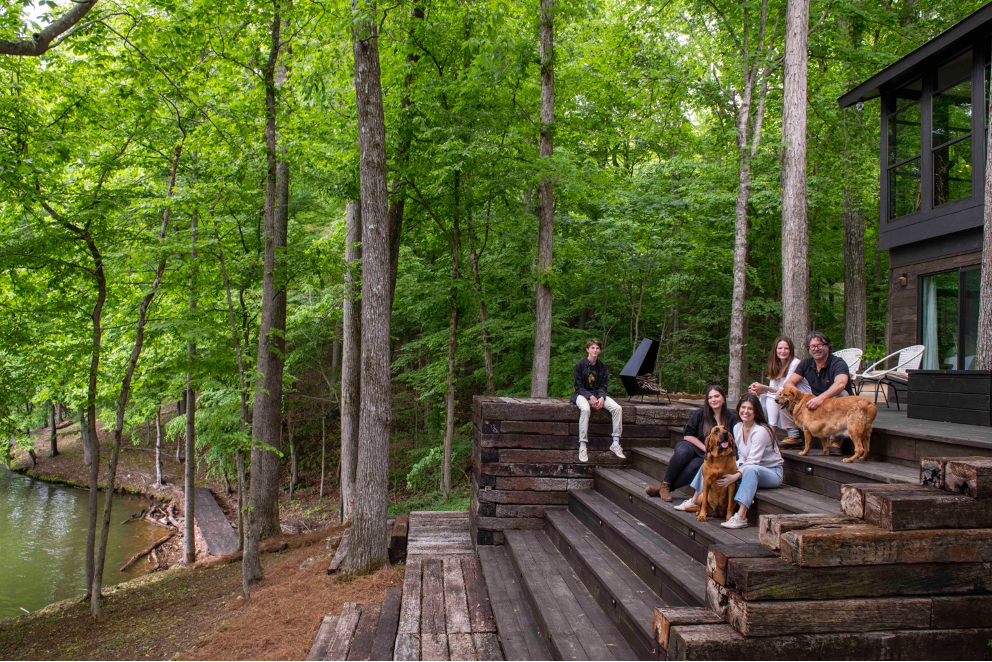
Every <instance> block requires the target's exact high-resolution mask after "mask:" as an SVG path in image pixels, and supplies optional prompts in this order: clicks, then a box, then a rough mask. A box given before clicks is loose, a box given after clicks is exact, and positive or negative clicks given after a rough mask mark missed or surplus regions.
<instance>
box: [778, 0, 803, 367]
mask: <svg viewBox="0 0 992 662" xmlns="http://www.w3.org/2000/svg"><path fill="white" fill-rule="evenodd" d="M809 2H810V0H788V2H787V3H786V10H785V64H784V67H783V79H784V80H783V91H782V174H781V178H782V332H783V333H784V334H785V335H787V336H789V337H790V338H792V339H793V341H794V342H795V343H796V354H797V355H799V356H800V357H804V356H806V347H805V345H806V342H805V339H806V334H807V333H809V331H810V319H809V221H808V218H807V213H806V212H807V203H806V88H807V85H806V78H807V65H808V55H807V52H806V43H807V41H808V36H809Z"/></svg>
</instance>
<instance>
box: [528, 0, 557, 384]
mask: <svg viewBox="0 0 992 662" xmlns="http://www.w3.org/2000/svg"><path fill="white" fill-rule="evenodd" d="M554 9H555V2H554V0H541V144H540V149H539V151H538V155H539V156H540V159H541V161H542V162H544V165H545V167H547V168H550V161H551V155H552V151H553V144H552V140H553V137H554V122H555V69H554V36H555V32H554ZM537 195H538V205H537V209H538V211H537V264H536V272H537V297H536V305H535V307H534V318H535V321H534V360H533V362H532V365H531V373H530V394H531V397H535V398H544V397H547V395H548V372H549V371H550V370H551V308H552V299H553V296H552V292H551V261H552V257H553V251H552V242H553V240H554V221H555V216H554V215H555V190H554V182H553V180H552V178H551V175H550V173H545V174H544V176H542V177H541V182H540V183H539V184H538V194H537Z"/></svg>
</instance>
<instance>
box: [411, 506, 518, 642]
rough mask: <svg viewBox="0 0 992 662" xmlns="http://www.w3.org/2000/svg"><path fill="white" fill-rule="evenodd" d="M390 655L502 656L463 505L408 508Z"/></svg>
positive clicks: (466, 513)
mask: <svg viewBox="0 0 992 662" xmlns="http://www.w3.org/2000/svg"><path fill="white" fill-rule="evenodd" d="M394 659H396V660H401V659H403V660H502V659H503V653H502V650H501V649H500V645H499V639H498V637H497V635H496V623H495V620H494V619H493V612H492V606H491V605H490V602H489V594H488V592H487V590H486V585H485V583H484V580H483V577H482V573H481V572H480V569H479V562H478V560H477V559H476V557H475V550H474V548H473V546H472V538H471V535H470V533H469V520H468V512H467V511H458V512H414V513H410V519H409V534H408V539H407V564H406V577H405V579H404V583H403V601H402V605H401V607H400V616H399V626H398V634H397V636H396V646H395V651H394Z"/></svg>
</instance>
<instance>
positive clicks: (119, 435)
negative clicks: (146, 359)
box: [90, 144, 182, 621]
mask: <svg viewBox="0 0 992 662" xmlns="http://www.w3.org/2000/svg"><path fill="white" fill-rule="evenodd" d="M180 154H182V145H181V144H180V145H177V146H176V150H175V155H174V156H173V159H172V168H171V173H170V177H169V187H168V192H167V194H166V195H167V197H172V192H173V189H174V187H175V183H176V170H177V168H178V167H179V156H180ZM168 229H169V208H168V207H166V209H165V211H164V212H163V213H162V224H161V228H160V230H159V236H158V240H159V244H162V243H163V242H164V241H165V237H166V234H167V232H168ZM165 267H166V256H165V254H164V253H163V255H162V257H161V258H160V259H159V263H158V266H157V268H156V270H155V278H154V280H153V281H152V285H151V288H149V290H148V293H147V294H145V296H144V298H143V299H142V300H141V304H140V305H139V306H138V322H137V325H136V327H135V336H134V345H133V346H132V348H131V356H130V359H129V360H128V364H127V368H126V369H125V371H124V379H123V380H122V381H121V390H120V394H119V395H118V397H117V419H116V421H115V424H114V443H113V446H112V447H111V450H110V463H109V464H108V467H107V494H106V498H105V499H104V502H103V526H102V528H101V529H100V545H99V547H98V548H97V553H96V564H95V566H94V568H93V583H92V587H93V588H92V591H91V595H90V610H91V613H92V616H93V620H94V621H97V620H99V619H100V602H101V597H102V589H103V567H104V563H105V561H106V559H107V539H108V536H109V535H110V516H111V509H112V508H113V504H114V488H115V487H116V485H117V461H118V459H119V458H120V453H121V446H122V445H123V441H124V413H125V411H126V410H127V402H128V398H129V397H130V395H131V380H132V379H133V378H134V371H135V369H136V368H137V367H138V360H139V359H140V358H141V351H142V349H144V342H145V323H146V322H147V321H148V308H149V306H151V303H152V299H154V298H155V294H156V292H157V291H158V287H159V285H160V284H161V283H162V275H163V274H164V273H165ZM92 505H93V504H92V502H91V507H92Z"/></svg>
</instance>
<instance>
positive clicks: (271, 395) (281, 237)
mask: <svg viewBox="0 0 992 662" xmlns="http://www.w3.org/2000/svg"><path fill="white" fill-rule="evenodd" d="M281 26H282V24H281V18H280V14H279V5H278V3H276V4H275V12H274V15H273V19H272V43H271V47H270V49H269V59H268V63H267V64H266V66H265V68H264V82H265V110H266V118H265V143H266V152H267V157H268V174H267V178H266V192H265V200H266V203H265V266H264V273H263V276H262V311H261V314H260V318H261V320H260V325H259V332H258V361H257V363H256V366H257V367H256V372H257V373H258V374H259V378H258V380H257V382H256V386H255V408H254V418H253V422H252V438H253V440H254V443H253V444H252V449H251V485H250V488H249V497H248V537H247V540H246V542H245V555H244V558H243V560H242V578H243V584H244V588H245V600H246V601H247V600H249V599H250V595H249V593H248V586H249V584H251V583H252V582H254V581H257V580H258V579H261V578H262V566H261V563H260V562H259V559H258V543H259V541H260V540H261V539H262V538H265V537H268V536H272V535H276V534H278V533H279V531H280V529H279V468H280V463H279V454H278V452H279V451H280V450H281V448H280V434H279V432H280V428H281V425H282V375H283V365H284V363H285V361H284V358H283V357H284V356H285V352H286V340H285V331H286V282H285V278H284V272H285V260H284V257H283V255H282V253H283V250H284V249H285V248H286V239H287V231H288V223H289V209H288V204H289V164H287V163H286V162H285V161H284V160H281V157H282V156H283V154H282V152H283V150H284V149H285V147H284V146H283V145H281V144H280V143H279V134H278V130H277V127H276V114H277V109H276V91H277V90H278V89H280V88H282V86H283V83H284V81H285V76H286V69H285V67H284V66H283V65H282V64H279V59H280V56H282V57H285V53H281V52H280V48H281V36H280V29H281ZM267 447H270V448H271V449H272V450H268V448H267Z"/></svg>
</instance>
